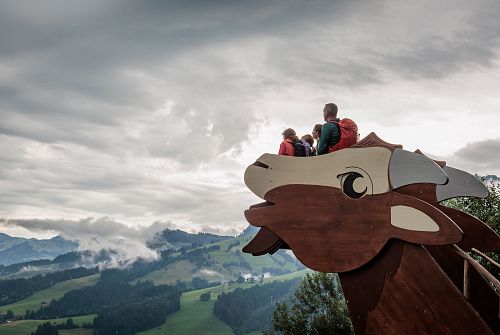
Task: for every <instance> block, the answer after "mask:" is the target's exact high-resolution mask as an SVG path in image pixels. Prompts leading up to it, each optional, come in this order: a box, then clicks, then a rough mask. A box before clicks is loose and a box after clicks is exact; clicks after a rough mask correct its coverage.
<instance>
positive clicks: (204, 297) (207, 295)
mask: <svg viewBox="0 0 500 335" xmlns="http://www.w3.org/2000/svg"><path fill="white" fill-rule="evenodd" d="M208 300H210V292H205V293H202V294H201V295H200V301H208Z"/></svg>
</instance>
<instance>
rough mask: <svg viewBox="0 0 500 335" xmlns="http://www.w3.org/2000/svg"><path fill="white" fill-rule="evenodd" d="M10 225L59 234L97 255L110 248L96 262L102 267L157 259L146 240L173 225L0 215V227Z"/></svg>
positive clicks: (101, 219) (100, 219)
mask: <svg viewBox="0 0 500 335" xmlns="http://www.w3.org/2000/svg"><path fill="white" fill-rule="evenodd" d="M12 226H18V227H22V228H25V229H28V230H30V231H34V232H45V231H53V232H57V233H60V235H61V236H62V237H64V238H67V239H70V240H74V241H77V242H78V243H79V250H88V251H91V252H93V255H94V256H95V255H98V254H99V252H100V251H101V250H112V251H113V253H112V254H111V259H110V260H107V261H106V262H105V263H103V264H99V265H101V266H102V267H117V266H127V265H128V264H131V263H132V262H134V261H135V260H137V259H139V258H140V259H144V260H153V259H157V258H158V254H157V253H156V252H155V251H154V250H152V249H149V248H148V247H147V245H146V242H147V241H148V240H150V239H151V238H152V237H153V236H154V234H155V233H156V232H159V231H161V230H163V229H165V228H173V227H174V226H173V225H172V223H170V222H154V223H153V224H151V225H150V226H147V227H130V226H128V225H125V224H123V223H120V222H117V221H114V220H112V219H109V218H106V217H103V218H99V219H96V218H86V219H81V220H78V221H73V220H50V219H43V220H42V219H29V220H23V219H14V220H12V219H3V218H0V227H12ZM88 261H91V260H88Z"/></svg>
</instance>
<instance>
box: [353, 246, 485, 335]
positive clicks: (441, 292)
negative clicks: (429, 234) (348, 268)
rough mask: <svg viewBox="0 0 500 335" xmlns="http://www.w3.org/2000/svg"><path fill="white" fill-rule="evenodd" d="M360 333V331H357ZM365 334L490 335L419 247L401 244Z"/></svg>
mask: <svg viewBox="0 0 500 335" xmlns="http://www.w3.org/2000/svg"><path fill="white" fill-rule="evenodd" d="M360 334H361V333H360ZM364 334H398V335H399V334H450V335H451V334H453V335H459V334H464V335H465V334H493V332H492V331H491V329H490V328H489V327H488V325H487V324H486V323H485V322H484V321H483V320H482V319H481V318H480V317H479V316H478V314H477V313H476V311H475V310H474V308H473V307H472V306H471V305H470V304H469V303H468V302H467V301H466V300H465V298H464V297H463V295H462V293H461V292H460V291H459V290H458V289H457V288H456V287H455V285H453V283H452V282H451V281H450V280H449V279H448V277H447V276H446V274H445V273H444V272H443V271H442V270H441V268H440V267H439V266H438V265H437V264H436V262H435V261H434V260H433V258H432V257H431V256H430V255H429V254H428V252H427V251H426V250H425V249H424V248H422V247H421V246H418V245H414V244H410V243H404V249H403V256H402V259H401V265H400V267H399V269H398V271H397V272H396V274H395V275H394V276H392V277H391V276H388V277H386V282H385V285H384V288H383V291H382V294H381V296H380V300H379V302H378V304H377V306H376V307H375V309H373V310H372V311H369V312H368V316H367V322H366V329H365V332H364Z"/></svg>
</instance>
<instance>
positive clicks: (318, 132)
mask: <svg viewBox="0 0 500 335" xmlns="http://www.w3.org/2000/svg"><path fill="white" fill-rule="evenodd" d="M322 127H323V125H322V124H319V123H318V124H317V125H315V126H314V128H313V131H312V137H313V138H314V139H315V140H319V138H320V137H321V128H322Z"/></svg>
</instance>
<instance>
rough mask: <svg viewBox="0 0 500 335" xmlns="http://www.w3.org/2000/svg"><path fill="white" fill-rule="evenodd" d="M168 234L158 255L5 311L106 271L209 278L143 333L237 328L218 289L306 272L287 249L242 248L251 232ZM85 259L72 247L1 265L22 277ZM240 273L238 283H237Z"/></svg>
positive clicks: (82, 334) (16, 328)
mask: <svg viewBox="0 0 500 335" xmlns="http://www.w3.org/2000/svg"><path fill="white" fill-rule="evenodd" d="M166 236H170V237H172V236H174V237H175V239H174V240H173V241H168V239H167V240H161V239H157V240H156V242H157V244H156V246H157V247H158V249H157V250H159V252H161V255H162V257H161V259H159V260H157V261H153V262H138V263H136V264H135V265H134V266H132V267H130V268H126V269H114V270H112V271H107V270H106V271H104V272H102V274H97V275H93V276H87V277H83V278H79V279H72V280H67V281H63V282H60V283H57V284H56V285H53V286H52V287H50V288H48V289H45V290H42V291H38V292H36V293H35V294H33V295H31V296H29V297H28V298H26V299H23V300H21V301H17V302H15V303H11V304H9V305H6V306H0V311H2V312H3V313H5V312H6V311H7V310H12V311H13V312H14V314H15V315H16V316H24V314H25V312H26V310H31V311H36V310H38V309H39V308H40V306H41V304H42V302H45V303H50V302H51V301H52V300H53V299H56V300H58V299H61V298H62V297H63V296H64V295H65V294H66V293H68V292H73V293H75V292H76V291H75V290H78V289H80V288H83V287H88V286H93V285H95V284H96V283H97V282H98V281H99V280H100V278H101V277H102V278H105V277H106V278H107V279H106V280H121V281H122V282H123V281H125V282H128V283H130V284H133V285H134V284H136V283H139V282H144V281H151V282H153V283H154V284H155V285H162V284H167V285H179V283H181V284H180V285H181V287H185V289H187V290H193V289H196V288H197V287H200V286H199V285H200V283H201V285H202V286H201V287H207V285H208V283H212V284H210V285H215V286H214V287H211V288H206V289H202V290H196V291H188V292H184V293H183V294H182V296H181V310H180V311H179V312H175V313H174V314H172V315H171V316H169V317H167V321H166V322H165V323H164V324H163V325H160V326H158V327H154V328H152V329H150V330H149V331H147V332H144V333H145V334H164V333H165V330H166V329H168V333H169V334H207V333H211V334H232V333H233V332H232V330H231V328H230V327H229V326H228V325H226V324H225V323H224V322H223V321H221V320H219V319H218V318H216V317H215V316H214V315H213V312H212V310H213V305H214V302H215V300H216V299H217V295H218V294H220V293H222V292H230V291H232V290H234V289H236V288H238V287H251V286H252V285H255V282H260V279H261V278H262V277H265V278H264V281H265V282H267V281H272V280H276V279H283V278H287V276H292V277H294V276H297V275H303V272H304V271H300V270H302V269H303V268H304V267H303V266H302V264H300V262H298V261H297V260H296V259H295V257H294V256H293V255H290V254H289V253H287V252H286V251H283V250H280V251H278V252H277V253H276V254H274V255H265V256H260V257H253V256H251V255H248V254H245V253H243V252H242V251H241V248H242V247H243V246H244V245H246V244H247V243H248V242H249V241H250V240H251V238H252V237H253V235H252V234H242V235H240V236H238V237H227V236H222V237H218V238H216V237H214V236H213V235H210V234H188V233H183V232H179V231H174V232H173V233H172V232H170V233H169V234H167V235H166ZM212 242H213V243H212ZM80 259H81V258H80V257H79V255H78V253H74V252H72V253H68V254H65V255H61V256H58V257H57V258H56V259H54V260H52V261H36V262H30V263H21V264H15V265H11V266H7V267H3V268H2V269H3V270H4V277H3V278H5V277H11V278H16V277H23V276H26V272H28V271H32V273H38V272H52V271H53V270H52V269H56V270H59V269H60V268H61V267H72V266H76V265H77V264H79V261H80ZM51 270H52V271H51ZM242 277H243V278H248V277H253V278H255V279H254V280H253V282H252V283H251V282H243V283H241V281H242V280H243V278H242ZM3 278H0V280H1V279H3ZM193 279H195V280H196V281H197V285H198V286H197V285H195V284H194V283H195V281H193ZM237 279H238V281H239V282H240V283H239V284H236V281H237ZM182 282H184V283H185V284H182ZM203 283H205V284H203ZM182 285H184V286H182ZM203 285H204V286H203ZM207 291H211V292H212V297H211V299H210V300H209V301H203V302H202V301H200V300H199V296H200V294H202V293H204V292H207ZM89 312H92V311H91V310H89V311H88V312H87V313H89ZM96 312H97V311H96ZM50 317H59V315H58V314H55V315H53V316H50ZM63 320H66V318H63ZM40 322H41V321H40V320H23V321H14V322H12V323H9V324H1V325H0V335H2V334H11V333H12V334H18V333H19V334H21V333H23V334H24V333H27V332H26V330H27V329H30V330H31V331H32V330H34V329H35V328H36V326H37V325H38V324H39V323H40ZM207 324H209V325H210V331H209V332H206V331H207V328H206V327H207ZM21 329H22V330H21ZM143 329H144V328H143ZM61 334H66V335H87V334H89V332H88V330H85V329H79V330H78V329H77V330H71V331H70V330H64V331H62V330H61Z"/></svg>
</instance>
